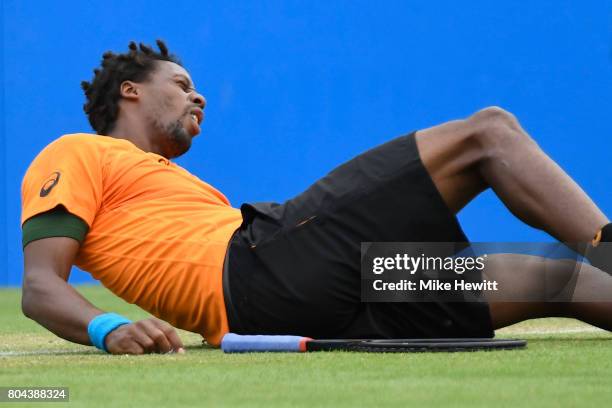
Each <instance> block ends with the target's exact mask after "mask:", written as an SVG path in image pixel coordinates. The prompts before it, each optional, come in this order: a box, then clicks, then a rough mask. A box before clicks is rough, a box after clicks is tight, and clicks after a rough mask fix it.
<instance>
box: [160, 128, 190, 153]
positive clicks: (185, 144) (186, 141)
mask: <svg viewBox="0 0 612 408" xmlns="http://www.w3.org/2000/svg"><path fill="white" fill-rule="evenodd" d="M165 133H166V134H167V135H168V148H169V150H170V152H169V154H170V155H171V156H170V158H174V157H179V156H181V155H183V154H185V153H187V151H188V150H189V149H190V148H191V135H190V134H189V132H188V131H187V129H185V127H184V126H183V124H182V123H181V121H180V120H177V121H176V122H174V123H171V124H170V125H168V126H167V127H166V132H165Z"/></svg>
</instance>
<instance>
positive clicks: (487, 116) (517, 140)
mask: <svg viewBox="0 0 612 408" xmlns="http://www.w3.org/2000/svg"><path fill="white" fill-rule="evenodd" d="M467 121H468V122H469V123H470V124H471V126H472V128H473V130H474V132H473V134H474V137H475V138H476V140H477V141H478V144H479V145H480V146H481V147H482V148H483V149H484V151H486V152H488V154H487V156H489V155H495V153H496V152H499V151H503V152H507V151H508V150H509V149H512V148H518V147H520V146H523V145H525V144H535V142H534V141H533V139H531V137H530V136H529V135H528V134H527V133H526V132H525V131H523V129H522V128H521V125H520V123H519V121H518V120H517V118H516V117H515V116H514V115H513V114H512V113H510V112H508V111H507V110H505V109H503V108H500V107H498V106H490V107H487V108H484V109H481V110H479V111H478V112H476V113H474V114H473V115H472V116H470V117H469V118H468V119H467Z"/></svg>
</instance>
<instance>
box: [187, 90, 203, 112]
mask: <svg viewBox="0 0 612 408" xmlns="http://www.w3.org/2000/svg"><path fill="white" fill-rule="evenodd" d="M190 99H191V102H193V103H195V104H196V105H198V106H199V107H200V108H202V109H204V107H206V98H204V96H203V95H201V94H199V93H197V92H195V91H194V92H192V93H191V96H190Z"/></svg>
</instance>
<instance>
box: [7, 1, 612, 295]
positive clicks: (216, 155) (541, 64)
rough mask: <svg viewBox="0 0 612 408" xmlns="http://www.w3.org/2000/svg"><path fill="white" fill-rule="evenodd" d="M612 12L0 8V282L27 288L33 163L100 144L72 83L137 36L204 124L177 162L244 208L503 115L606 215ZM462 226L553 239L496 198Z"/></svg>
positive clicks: (487, 7) (491, 5) (338, 6)
mask: <svg viewBox="0 0 612 408" xmlns="http://www.w3.org/2000/svg"><path fill="white" fill-rule="evenodd" d="M611 17H612V2H610V1H606V0H591V1H588V2H577V1H568V0H554V1H552V0H550V1H548V0H547V1H543V0H540V1H537V2H525V1H518V0H517V1H505V2H491V1H484V0H478V1H476V0H473V1H470V2H457V1H383V2H372V1H325V2H323V1H257V2H254V1H244V2H227V1H207V2H193V1H173V2H167V3H165V2H164V3H162V2H151V1H139V0H132V1H130V2H124V1H111V0H105V1H104V2H81V1H74V2H71V1H56V2H47V1H29V2H24V1H14V0H4V3H3V9H2V23H3V27H2V33H1V35H2V64H1V67H0V77H1V78H2V95H1V96H2V98H1V99H0V104H1V105H0V108H1V109H0V111H1V112H2V115H1V119H0V120H1V122H0V126H1V127H0V129H2V135H1V136H2V138H1V141H0V143H1V144H0V149H1V151H2V155H3V156H2V158H3V161H2V163H3V170H4V174H3V177H2V178H0V193H1V194H2V197H3V199H2V200H0V201H1V204H0V227H1V229H2V238H1V241H0V256H1V259H2V273H1V274H0V286H1V285H18V284H20V282H21V270H22V251H21V245H20V239H21V231H20V225H19V214H20V183H21V179H22V177H23V175H24V173H25V171H26V169H27V166H28V164H29V163H30V161H31V160H32V159H33V158H34V157H35V155H36V154H37V153H38V152H39V151H40V150H41V149H42V148H43V147H44V146H45V145H46V144H48V143H49V142H50V141H52V140H53V139H55V138H57V137H59V136H60V135H62V134H65V133H73V132H82V131H90V128H89V125H88V123H87V120H86V118H85V116H84V114H83V112H82V104H83V101H84V99H83V95H82V92H81V89H80V86H79V83H80V81H81V80H83V79H90V78H91V75H92V69H93V68H94V67H96V66H97V65H98V63H99V61H100V58H101V54H102V53H103V52H104V51H106V50H109V49H112V50H125V49H127V43H128V41H129V40H132V39H135V40H139V41H144V42H147V43H154V40H155V39H156V38H163V39H165V40H166V41H167V43H168V45H169V47H170V50H171V51H173V52H175V53H177V54H178V55H179V56H180V57H181V58H182V60H183V62H184V63H185V65H186V67H187V68H188V69H189V70H190V72H191V74H192V77H193V79H194V81H195V82H196V85H197V86H198V88H199V90H200V91H201V92H202V93H203V94H204V95H205V96H206V98H207V100H208V106H207V116H206V117H207V119H206V122H205V124H204V126H203V133H202V135H201V136H200V137H198V138H197V139H196V140H195V144H194V147H193V149H192V150H191V151H190V152H189V153H188V154H187V155H186V156H185V157H184V158H181V159H180V160H179V163H180V164H182V165H184V166H185V167H186V168H187V169H189V170H190V171H191V172H193V173H195V174H196V175H198V176H200V177H201V178H202V179H204V180H206V181H207V182H209V183H211V184H212V185H214V186H216V187H217V188H219V189H220V190H221V191H223V192H224V193H225V194H226V195H227V196H228V198H229V199H230V201H231V202H232V203H233V204H234V205H235V206H237V205H239V204H240V203H241V202H243V201H257V200H276V201H281V200H284V199H286V198H289V197H291V196H293V195H294V194H296V193H298V192H300V191H302V190H303V189H304V188H306V187H307V186H308V185H309V184H310V183H312V182H313V181H314V180H316V179H317V178H318V177H321V176H322V175H324V174H325V173H326V172H327V171H329V170H330V169H332V168H333V167H334V166H335V165H337V164H339V163H341V162H343V161H345V160H347V159H349V158H351V157H352V156H354V155H355V154H357V153H359V152H361V151H363V150H365V149H367V148H369V147H372V146H374V145H376V144H378V143H381V142H384V141H385V140H388V139H389V138H391V137H393V136H396V135H399V134H402V133H405V132H407V131H410V130H413V129H418V128H423V127H428V126H431V125H434V124H437V123H439V122H443V121H447V120H450V119H455V118H461V117H465V116H467V115H469V114H470V113H472V112H474V111H475V110H477V109H479V108H482V107H485V106H488V105H500V106H502V107H504V108H506V109H508V110H510V111H512V112H513V113H515V114H516V115H517V116H518V118H519V119H520V120H521V122H522V123H523V126H524V127H525V128H526V129H527V130H528V131H529V132H530V133H531V134H532V135H533V136H534V138H536V139H537V141H538V142H539V143H540V145H541V146H542V147H543V148H544V150H546V151H547V152H548V153H549V154H550V155H551V156H552V157H553V159H555V160H556V161H557V162H559V164H560V165H561V166H562V167H564V168H565V169H566V170H567V171H568V172H569V174H570V175H571V176H572V177H574V178H575V179H576V180H577V181H578V182H579V184H581V185H582V187H583V188H584V189H585V190H586V191H587V192H588V193H589V194H590V195H591V196H592V197H593V198H594V200H595V201H596V202H597V203H599V204H600V206H601V207H602V208H603V210H604V211H605V212H606V213H607V214H611V213H612V194H611V193H610V191H611V185H612V183H611V182H612V177H611V175H612V170H611V168H610V164H609V163H610V154H611V149H610V147H611V146H612V143H611V142H610V137H611V136H612V132H611V130H612V125H611V122H610V116H611V115H610V96H611V95H612V64H611V58H610V57H611V52H610V44H611V42H612V35H611V33H612V31H611V25H612V18H611ZM576 216H580V215H579V214H577V215H576ZM460 220H461V222H462V224H463V226H464V228H465V230H466V232H467V234H468V236H469V237H470V238H471V239H472V240H474V241H489V240H491V241H494V240H496V241H542V240H549V238H548V237H547V236H546V235H545V234H543V233H541V232H538V231H535V230H533V229H530V228H529V227H527V226H525V225H523V224H521V223H520V222H519V221H517V220H515V219H514V218H513V217H512V215H510V214H509V213H508V212H507V210H506V209H505V208H504V207H503V205H502V204H500V203H499V202H498V201H497V199H496V198H495V197H494V195H493V194H492V193H486V194H483V195H482V196H481V197H480V198H478V199H477V200H476V201H475V202H474V203H473V204H471V205H470V206H469V207H468V208H467V209H466V210H464V211H463V212H462V213H461V214H460ZM87 279H88V277H87V275H85V274H84V273H82V272H80V273H79V272H77V273H73V277H72V281H73V282H82V281H86V280H87Z"/></svg>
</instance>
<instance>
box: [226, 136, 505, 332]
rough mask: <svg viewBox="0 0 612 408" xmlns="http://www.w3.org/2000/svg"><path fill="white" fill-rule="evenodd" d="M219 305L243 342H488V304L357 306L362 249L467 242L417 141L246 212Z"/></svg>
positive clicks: (378, 152) (390, 147) (379, 151)
mask: <svg viewBox="0 0 612 408" xmlns="http://www.w3.org/2000/svg"><path fill="white" fill-rule="evenodd" d="M241 211H242V215H243V218H244V221H243V223H242V225H241V227H240V228H239V229H238V230H237V231H236V233H235V234H234V236H233V237H232V240H231V242H230V245H229V251H228V255H227V258H226V264H225V268H224V269H225V270H224V295H225V299H226V300H225V302H226V308H227V312H228V320H229V327H230V330H231V331H232V332H235V333H241V334H293V335H302V336H309V337H313V338H423V337H492V336H493V329H492V325H491V318H490V313H489V307H488V305H487V304H486V303H465V302H464V303H460V302H452V303H449V302H442V301H440V302H427V303H416V302H405V303H378V302H377V303H364V302H361V271H360V268H361V264H360V262H361V256H360V249H361V242H362V241H363V242H467V238H466V236H465V234H464V233H463V231H462V230H461V227H460V226H459V223H458V221H457V219H456V217H455V216H454V215H453V214H452V213H451V212H450V211H449V209H448V207H447V206H446V204H445V203H444V201H443V200H442V197H441V196H440V193H439V192H438V190H437V189H436V187H435V185H434V183H433V181H432V179H431V177H430V176H429V173H428V172H427V170H426V169H425V167H424V166H423V164H422V162H421V159H420V156H419V152H418V150H417V146H416V141H415V137H414V133H411V134H409V135H406V136H402V137H398V138H396V139H394V140H392V141H390V142H387V143H385V144H383V145H381V146H378V147H376V148H374V149H371V150H369V151H367V152H365V153H363V154H361V155H359V156H357V157H355V158H354V159H352V160H350V161H349V162H347V163H345V164H343V165H341V166H340V167H338V168H336V169H335V170H333V171H332V172H331V173H329V174H328V175H327V176H325V177H323V178H322V179H320V180H319V181H317V182H316V183H315V184H313V185H312V186H311V187H309V188H308V189H307V190H306V191H305V192H304V193H302V194H300V195H298V196H297V197H295V198H293V199H291V200H288V201H286V202H285V203H283V204H277V203H255V204H243V205H242V206H241Z"/></svg>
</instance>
